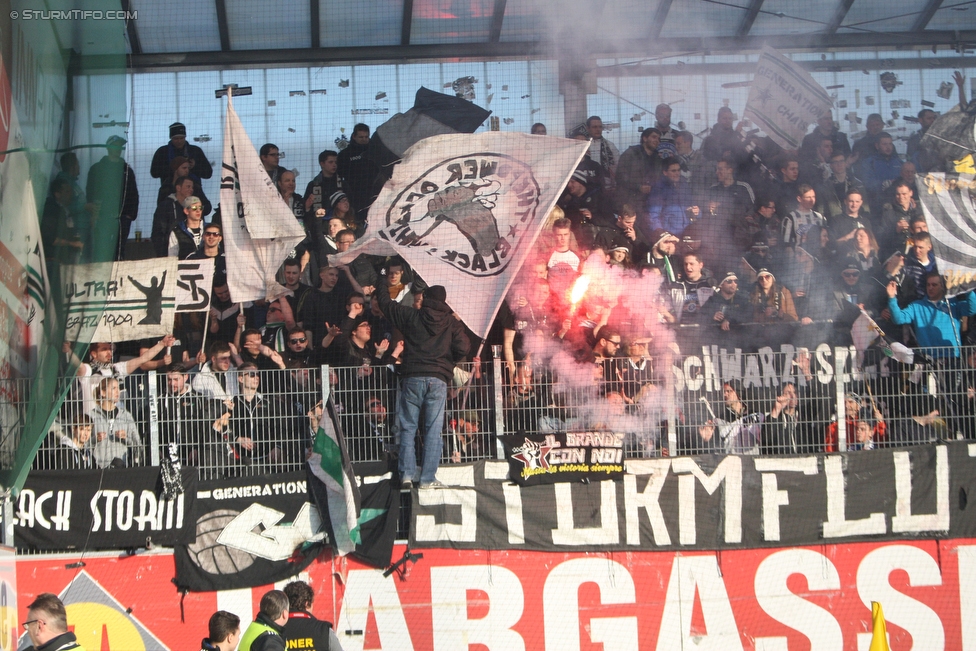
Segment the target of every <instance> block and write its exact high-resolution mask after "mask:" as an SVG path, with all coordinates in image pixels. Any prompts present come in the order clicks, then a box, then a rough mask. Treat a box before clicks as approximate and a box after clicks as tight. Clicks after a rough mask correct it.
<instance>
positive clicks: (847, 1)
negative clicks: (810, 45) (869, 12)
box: [824, 0, 854, 34]
mask: <svg viewBox="0 0 976 651" xmlns="http://www.w3.org/2000/svg"><path fill="white" fill-rule="evenodd" d="M852 4H854V0H840V5H838V7H837V11H835V12H834V16H833V18H831V19H830V22H829V23H827V26H826V27H825V28H824V32H825V33H827V34H836V33H837V28H838V27H840V26H841V23H843V22H844V17H845V16H847V12H848V11H850V10H851V5H852Z"/></svg>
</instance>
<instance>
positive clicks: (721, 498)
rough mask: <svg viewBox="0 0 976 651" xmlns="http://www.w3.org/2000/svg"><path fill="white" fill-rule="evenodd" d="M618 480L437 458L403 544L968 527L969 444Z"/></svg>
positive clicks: (661, 467)
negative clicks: (554, 479)
mask: <svg viewBox="0 0 976 651" xmlns="http://www.w3.org/2000/svg"><path fill="white" fill-rule="evenodd" d="M626 467H627V474H625V475H624V477H623V479H622V480H620V481H610V480H606V481H591V482H589V483H582V482H579V483H572V484H570V483H556V484H552V485H544V486H528V487H523V486H518V485H513V484H512V483H511V481H510V480H509V479H508V464H507V463H504V462H497V461H484V462H478V463H475V464H471V465H464V466H460V465H459V466H454V467H445V468H441V469H440V471H439V472H438V473H437V478H438V479H439V480H440V481H441V482H443V483H444V484H446V485H447V486H448V488H445V489H440V490H433V491H420V492H419V493H418V499H416V500H415V501H414V503H413V510H412V513H411V522H410V546H411V547H455V548H460V549H508V548H511V549H526V550H539V551H554V550H564V551H565V550H580V551H610V550H620V551H625V550H640V549H645V550H679V549H698V550H701V549H727V548H751V547H766V546H782V545H819V544H824V543H843V542H850V541H858V540H878V539H885V538H895V539H897V538H918V537H926V536H928V537H931V536H946V537H949V538H957V537H972V536H974V535H976V509H972V508H969V509H967V508H966V504H967V501H968V499H969V498H968V497H967V496H971V495H976V444H972V443H965V442H953V443H949V444H938V445H927V446H917V447H912V448H904V449H895V448H891V449H882V450H873V451H862V452H852V453H844V454H831V455H822V454H816V455H815V454H811V455H806V456H793V457H775V458H766V457H753V456H735V455H728V456H719V455H709V456H701V457H681V458H674V459H667V458H664V459H646V460H631V461H628V462H627V464H626Z"/></svg>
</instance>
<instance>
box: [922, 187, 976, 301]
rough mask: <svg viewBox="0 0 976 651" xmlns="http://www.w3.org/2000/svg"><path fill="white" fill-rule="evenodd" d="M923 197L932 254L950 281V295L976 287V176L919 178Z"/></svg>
mask: <svg viewBox="0 0 976 651" xmlns="http://www.w3.org/2000/svg"><path fill="white" fill-rule="evenodd" d="M918 185H919V189H920V192H919V194H920V195H921V196H920V197H919V199H920V203H921V204H922V210H923V211H924V213H925V221H927V222H928V227H929V235H930V236H931V237H932V253H933V254H935V260H936V262H937V263H938V267H939V271H940V272H941V273H942V275H944V276H945V278H946V293H947V294H948V295H949V296H953V295H955V294H961V293H962V292H965V291H967V290H970V289H973V288H974V287H976V207H974V205H973V198H972V195H971V194H970V192H971V191H972V190H973V189H976V178H974V177H973V175H972V174H950V175H946V174H944V173H942V172H938V173H932V174H926V175H924V176H922V175H919V177H918Z"/></svg>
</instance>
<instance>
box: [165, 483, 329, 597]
mask: <svg viewBox="0 0 976 651" xmlns="http://www.w3.org/2000/svg"><path fill="white" fill-rule="evenodd" d="M196 513H197V520H196V536H195V538H196V539H195V540H194V539H193V538H194V537H193V536H191V537H190V540H189V541H187V542H188V544H184V545H179V546H177V547H176V551H175V554H176V583H177V585H178V586H180V587H181V588H187V589H189V590H191V591H193V592H202V591H207V590H231V589H236V588H246V587H250V586H255V585H265V584H267V583H274V582H275V581H280V580H283V579H286V578H288V577H290V576H294V575H296V574H298V573H299V572H301V571H302V570H303V569H304V568H305V567H306V566H307V565H308V564H309V563H311V562H312V561H313V560H314V559H315V557H316V556H317V555H318V552H319V551H321V549H322V544H321V543H323V541H324V540H325V538H326V534H325V533H323V531H324V528H323V526H322V519H321V517H320V516H319V511H318V509H317V508H316V507H315V505H314V504H310V503H309V502H308V499H307V485H306V481H305V473H304V472H293V473H282V474H276V475H258V476H254V477H241V478H237V479H226V480H221V481H213V482H201V483H200V490H199V492H198V493H197V512H196Z"/></svg>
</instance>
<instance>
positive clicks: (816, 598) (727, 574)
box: [17, 539, 976, 651]
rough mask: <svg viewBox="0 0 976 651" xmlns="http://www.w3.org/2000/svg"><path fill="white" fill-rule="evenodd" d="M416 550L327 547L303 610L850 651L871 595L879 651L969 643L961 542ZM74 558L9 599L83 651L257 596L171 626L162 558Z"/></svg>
mask: <svg viewBox="0 0 976 651" xmlns="http://www.w3.org/2000/svg"><path fill="white" fill-rule="evenodd" d="M403 552H404V549H403V548H402V547H398V548H397V549H396V550H394V558H400V557H401V556H402V555H403ZM421 553H422V554H423V558H421V559H419V560H417V561H416V562H415V563H413V564H410V563H408V564H407V572H406V574H405V575H404V576H400V575H398V574H397V573H394V574H392V575H391V576H389V577H384V576H383V573H382V572H381V571H378V570H371V569H365V568H363V567H361V566H358V565H356V564H355V563H353V562H349V563H348V565H347V564H345V563H343V562H342V561H341V560H339V561H335V562H333V560H332V559H331V558H330V557H328V556H327V555H326V556H322V557H320V558H319V559H318V560H317V561H316V562H314V563H313V564H312V565H311V566H309V567H308V569H307V570H306V572H307V574H308V576H307V580H309V581H310V583H311V585H312V586H313V587H314V589H315V593H316V598H315V604H314V607H313V609H312V610H313V613H314V614H315V615H316V616H318V617H320V618H323V619H329V620H331V621H333V622H335V623H336V629H337V632H338V634H339V638H340V640H341V642H342V646H343V648H344V649H345V651H365V650H369V649H383V650H384V651H394V650H396V651H442V650H444V651H446V650H460V651H467V649H469V648H474V649H488V650H490V651H522V650H523V649H524V650H526V651H551V650H553V649H567V650H571V651H577V650H579V651H590V650H592V651H598V650H599V649H601V648H602V649H603V651H615V650H621V651H622V650H624V649H626V650H633V649H640V650H641V651H647V650H654V651H657V650H661V651H663V650H665V649H667V650H672V649H696V650H705V649H710V650H722V651H728V650H739V649H741V650H743V651H750V650H754V649H755V650H764V651H772V650H777V651H780V650H783V651H786V650H787V649H804V650H806V649H815V650H816V649H824V650H826V649H836V650H841V649H843V650H845V651H854V650H860V649H865V650H866V649H867V646H868V641H869V639H870V630H871V609H870V602H871V601H879V602H881V603H882V605H883V606H884V612H885V615H886V617H887V622H888V634H889V637H890V643H891V649H892V650H893V651H900V650H907V649H926V650H941V649H961V650H962V651H976V616H974V614H976V540H974V539H957V540H952V541H934V540H924V541H911V542H904V541H901V542H891V543H856V544H849V545H823V546H814V547H794V548H783V549H757V550H736V551H724V552H681V553H672V552H631V553H621V552H617V553H590V554H580V553H557V552H521V551H491V552H489V551H473V550H443V549H425V550H422V552H421ZM78 560H79V559H77V558H72V557H66V556H59V557H57V558H44V557H34V558H24V559H22V560H20V561H19V562H18V563H17V585H18V588H19V590H20V592H19V595H18V600H19V603H20V604H28V603H30V601H31V600H32V599H33V598H34V596H35V595H36V594H37V593H39V592H42V591H52V592H55V593H58V594H61V595H62V596H63V597H64V599H65V601H66V603H67V604H68V606H67V609H68V618H69V622H70V623H71V624H72V625H73V626H74V630H75V634H76V635H78V637H79V641H80V642H81V643H82V644H83V645H84V646H85V648H87V649H89V650H91V649H112V650H113V651H114V650H116V649H122V650H127V651H137V650H140V651H141V650H143V649H145V650H149V649H174V650H177V649H179V650H183V649H191V648H196V647H194V646H193V645H194V644H197V643H198V642H199V640H200V638H202V637H203V636H204V635H205V634H206V622H207V619H208V618H209V617H210V615H211V613H213V612H214V611H215V610H217V609H218V608H223V609H227V610H232V611H234V612H236V613H237V614H238V615H240V616H241V617H242V619H243V620H244V621H245V622H247V621H249V620H250V619H251V617H253V614H254V612H256V610H257V607H258V601H259V600H260V597H261V595H262V594H263V593H264V592H265V591H266V590H267V589H268V588H254V589H249V590H232V591H226V592H219V593H216V592H211V593H190V594H187V595H186V597H185V600H184V602H183V612H184V613H185V623H184V622H181V617H180V613H181V604H180V595H179V594H178V593H177V592H176V590H175V588H174V586H173V584H172V583H171V582H170V579H171V578H172V577H173V575H174V565H173V557H172V555H168V554H159V555H139V556H133V557H130V558H119V557H117V556H113V557H111V558H108V557H102V558H95V557H86V558H85V561H84V563H85V566H84V567H83V568H70V567H69V568H66V565H69V566H70V564H71V563H73V562H76V561H78ZM69 583H71V587H70V589H69V588H68V585H69ZM130 609H131V611H130ZM126 611H130V612H128V613H127V612H126ZM963 614H964V615H963ZM469 645H474V646H473V647H472V646H469Z"/></svg>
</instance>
